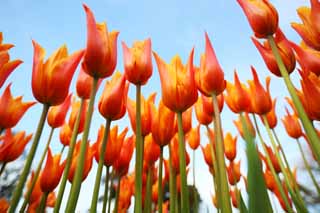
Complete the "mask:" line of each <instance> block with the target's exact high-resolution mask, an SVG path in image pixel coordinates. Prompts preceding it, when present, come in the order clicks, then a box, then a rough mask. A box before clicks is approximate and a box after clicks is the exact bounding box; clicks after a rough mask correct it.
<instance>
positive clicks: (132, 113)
mask: <svg viewBox="0 0 320 213" xmlns="http://www.w3.org/2000/svg"><path fill="white" fill-rule="evenodd" d="M155 97H156V93H152V94H151V95H150V96H149V97H148V99H147V100H145V99H144V97H143V95H141V134H142V136H146V135H148V134H149V133H150V132H151V124H152V114H151V107H152V104H154V100H155ZM127 109H128V114H129V118H130V123H131V127H132V129H133V131H134V132H135V131H136V102H135V101H133V100H131V99H130V98H128V101H127Z"/></svg>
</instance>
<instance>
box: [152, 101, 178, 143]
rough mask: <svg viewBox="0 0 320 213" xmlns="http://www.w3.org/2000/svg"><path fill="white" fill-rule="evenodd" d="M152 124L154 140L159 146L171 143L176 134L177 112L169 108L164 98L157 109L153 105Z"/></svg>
mask: <svg viewBox="0 0 320 213" xmlns="http://www.w3.org/2000/svg"><path fill="white" fill-rule="evenodd" d="M151 108H152V116H151V118H152V125H151V132H152V137H153V139H154V141H155V142H156V143H157V144H158V145H159V146H165V145H167V144H169V143H170V140H171V138H172V137H173V136H174V134H175V129H174V118H175V114H174V112H173V111H171V110H170V109H169V108H167V107H166V106H165V105H164V104H163V102H162V100H160V102H159V107H158V109H156V107H155V106H154V105H152V107H151Z"/></svg>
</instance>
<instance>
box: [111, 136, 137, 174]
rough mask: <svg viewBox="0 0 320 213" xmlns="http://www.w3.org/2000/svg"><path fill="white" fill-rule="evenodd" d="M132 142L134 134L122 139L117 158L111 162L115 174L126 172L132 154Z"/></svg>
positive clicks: (133, 141)
mask: <svg viewBox="0 0 320 213" xmlns="http://www.w3.org/2000/svg"><path fill="white" fill-rule="evenodd" d="M134 143H135V138H134V136H131V137H129V138H126V139H125V140H124V142H123V144H122V147H121V150H120V153H119V155H118V158H117V159H116V161H115V162H114V163H113V169H114V170H115V173H116V175H117V176H124V175H126V174H127V173H128V169H129V164H130V161H131V158H132V154H133V149H134Z"/></svg>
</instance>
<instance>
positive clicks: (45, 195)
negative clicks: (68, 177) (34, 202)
mask: <svg viewBox="0 0 320 213" xmlns="http://www.w3.org/2000/svg"><path fill="white" fill-rule="evenodd" d="M48 195H49V192H44V193H43V194H42V197H41V201H40V205H39V207H38V208H37V211H36V213H42V212H45V209H46V202H47V199H48Z"/></svg>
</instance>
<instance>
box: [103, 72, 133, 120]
mask: <svg viewBox="0 0 320 213" xmlns="http://www.w3.org/2000/svg"><path fill="white" fill-rule="evenodd" d="M127 94H128V84H127V83H126V79H125V78H124V76H123V75H121V73H120V72H116V73H115V74H114V75H113V77H112V79H111V81H107V82H106V85H105V87H104V90H103V93H102V96H101V98H100V100H99V105H98V107H99V112H100V114H101V115H102V116H103V117H104V118H105V119H110V120H118V119H120V118H122V117H123V116H124V115H125V113H126V103H127Z"/></svg>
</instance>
